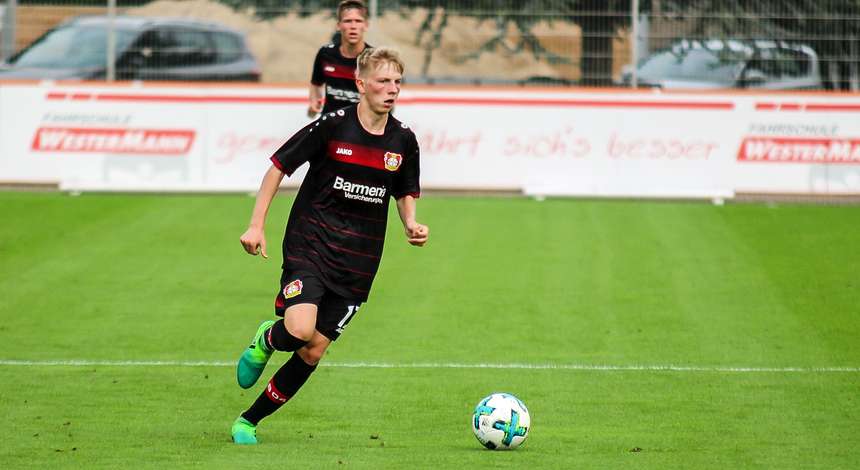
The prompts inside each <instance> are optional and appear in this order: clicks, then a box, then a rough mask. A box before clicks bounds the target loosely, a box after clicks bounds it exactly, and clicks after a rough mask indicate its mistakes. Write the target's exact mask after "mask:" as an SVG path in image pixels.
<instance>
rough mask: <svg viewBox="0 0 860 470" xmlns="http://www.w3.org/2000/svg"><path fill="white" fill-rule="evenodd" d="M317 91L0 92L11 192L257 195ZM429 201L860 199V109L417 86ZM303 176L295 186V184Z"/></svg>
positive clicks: (2, 150) (801, 98)
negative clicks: (457, 196)
mask: <svg viewBox="0 0 860 470" xmlns="http://www.w3.org/2000/svg"><path fill="white" fill-rule="evenodd" d="M306 95H307V90H306V89H305V88H303V87H302V88H292V87H256V86H255V87H245V86H226V85H202V86H199V85H195V86H193V87H192V86H167V85H143V86H141V85H135V84H121V85H81V84H75V85H68V84H45V83H43V84H36V83H26V84H24V83H17V84H16V83H3V84H0V182H7V183H8V182H16V183H58V184H59V185H60V187H61V188H63V189H68V190H122V191H254V190H255V189H256V188H257V186H258V184H259V181H260V178H261V176H262V174H263V172H264V171H265V169H266V168H267V167H268V165H269V161H268V157H269V156H270V155H271V153H272V152H273V151H274V150H275V149H277V147H278V146H279V145H280V144H281V143H282V142H283V141H284V140H285V139H286V138H288V137H289V136H290V135H291V133H293V132H295V131H296V130H298V129H299V128H300V127H301V126H302V125H304V124H305V123H306V122H307V118H306V117H305V114H304V113H305V109H306ZM395 114H396V115H397V116H398V117H399V118H400V119H401V120H403V121H404V122H406V123H407V124H409V125H410V126H411V127H412V128H413V130H414V131H415V132H416V134H417V136H418V140H419V143H420V145H421V151H422V153H421V158H422V160H421V164H422V183H423V186H424V187H425V188H428V189H453V188H458V189H505V190H519V191H522V192H524V193H526V194H535V195H580V196H581V195H586V196H622V197H702V198H727V197H731V196H732V195H734V194H735V193H737V192H757V193H780V194H786V193H789V194H810V195H820V194H829V195H856V194H860V96H857V95H833V94H816V93H810V94H791V95H788V94H785V95H782V94H746V93H743V94H728V93H726V94H722V93H706V94H693V93H671V94H670V93H662V94H660V93H652V92H637V91H631V90H624V91H621V90H597V91H593V90H585V89H573V90H569V91H561V90H544V91H539V90H530V89H519V88H497V89H488V88H474V89H464V88H459V89H444V88H419V87H413V88H409V89H407V90H405V91H404V92H403V94H402V95H401V100H400V102H399V103H398V106H397V110H396V111H395ZM300 178H301V175H298V176H296V177H294V178H292V179H290V180H289V181H288V182H287V183H286V184H288V185H296V184H298V182H299V181H300Z"/></svg>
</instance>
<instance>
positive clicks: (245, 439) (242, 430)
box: [230, 416, 257, 445]
mask: <svg viewBox="0 0 860 470" xmlns="http://www.w3.org/2000/svg"><path fill="white" fill-rule="evenodd" d="M230 434H231V435H232V436H233V442H235V443H236V444H246V445H248V444H256V443H257V426H254V425H253V424H251V422H250V421H248V420H247V419H245V418H243V417H241V416H239V417H238V418H236V421H233V427H231V428H230Z"/></svg>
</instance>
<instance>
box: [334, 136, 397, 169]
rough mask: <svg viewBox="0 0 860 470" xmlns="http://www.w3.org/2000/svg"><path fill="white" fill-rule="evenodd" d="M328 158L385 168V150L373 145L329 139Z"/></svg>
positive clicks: (369, 166)
mask: <svg viewBox="0 0 860 470" xmlns="http://www.w3.org/2000/svg"><path fill="white" fill-rule="evenodd" d="M328 158H331V159H332V160H335V161H338V162H343V163H351V164H353V165H361V166H365V167H368V168H375V169H377V170H385V150H382V149H378V148H374V147H365V146H364V145H358V144H353V143H350V142H341V141H338V140H330V141H329V143H328Z"/></svg>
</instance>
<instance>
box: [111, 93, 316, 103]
mask: <svg viewBox="0 0 860 470" xmlns="http://www.w3.org/2000/svg"><path fill="white" fill-rule="evenodd" d="M96 101H129V102H148V101H155V102H166V103H256V104H279V103H306V102H307V98H303V97H297V96H217V95H209V96H188V95H184V96H183V95H126V94H122V95H120V94H100V95H96Z"/></svg>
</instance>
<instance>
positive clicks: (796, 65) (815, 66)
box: [620, 39, 823, 90]
mask: <svg viewBox="0 0 860 470" xmlns="http://www.w3.org/2000/svg"><path fill="white" fill-rule="evenodd" d="M636 73H637V77H636V80H637V84H638V85H639V86H643V87H656V88H667V89H673V88H674V89H682V88H687V89H718V88H753V89H766V90H803V89H820V88H822V87H823V82H822V79H821V70H820V65H819V61H818V55H817V54H816V53H815V51H814V50H813V49H812V48H810V47H809V46H806V45H802V44H790V43H786V42H782V41H761V40H756V41H741V40H733V39H710V40H688V39H684V40H680V41H677V42H675V43H673V44H672V45H671V47H669V48H667V49H664V50H661V51H659V52H656V53H654V54H653V55H651V56H649V57H647V58H645V59H644V60H642V61H641V62H640V63H639V65H638V66H637V67H636ZM620 84H622V85H626V86H630V85H631V84H632V70H631V68H629V67H628V68H626V69H625V70H624V71H623V73H622V76H621V82H620Z"/></svg>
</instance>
